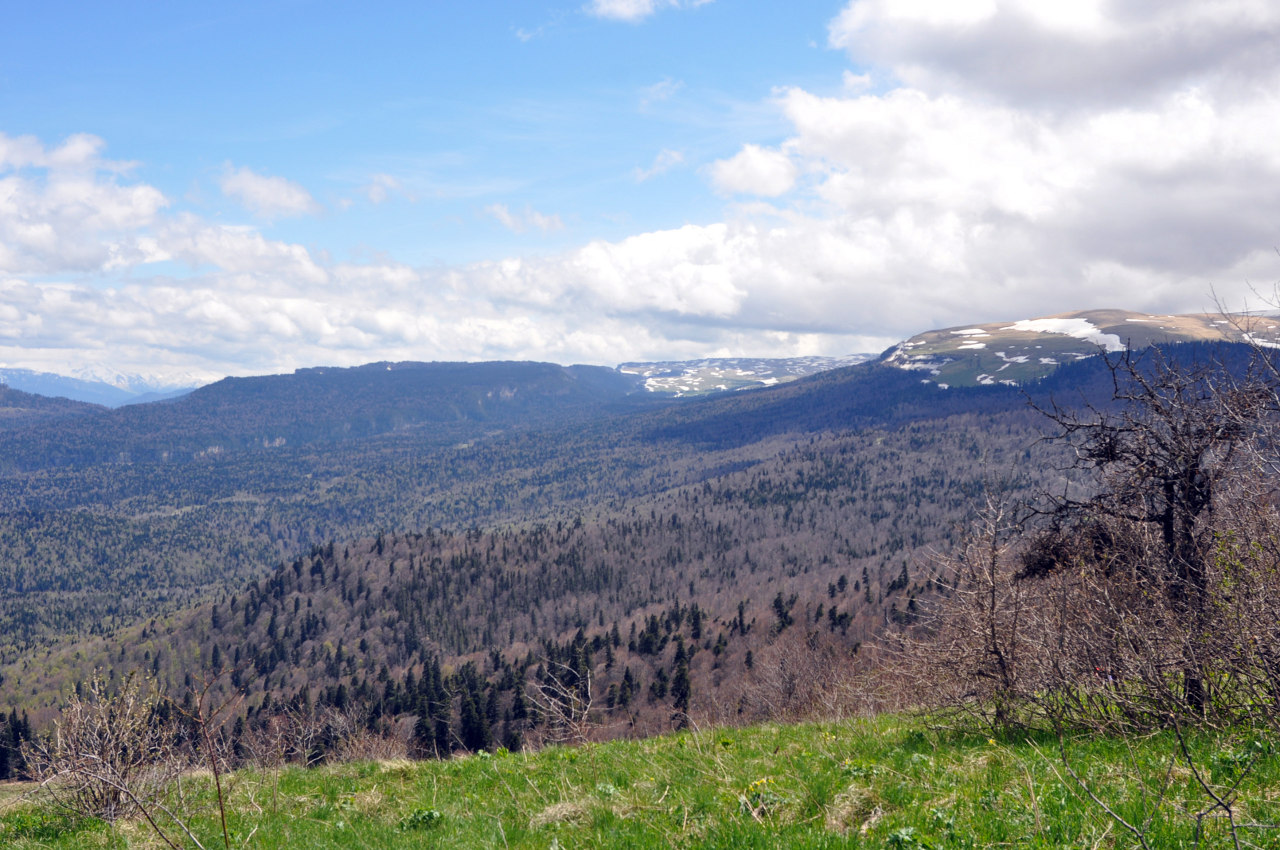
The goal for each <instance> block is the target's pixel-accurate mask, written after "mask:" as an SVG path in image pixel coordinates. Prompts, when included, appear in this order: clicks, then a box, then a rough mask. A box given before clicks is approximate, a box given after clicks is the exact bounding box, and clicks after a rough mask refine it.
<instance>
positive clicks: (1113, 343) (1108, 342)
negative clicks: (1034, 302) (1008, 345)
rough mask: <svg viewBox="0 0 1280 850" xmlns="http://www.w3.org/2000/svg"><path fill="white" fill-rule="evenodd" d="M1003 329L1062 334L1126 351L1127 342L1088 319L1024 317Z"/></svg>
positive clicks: (1111, 349) (1108, 348) (1103, 346)
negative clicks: (1103, 330)
mask: <svg viewBox="0 0 1280 850" xmlns="http://www.w3.org/2000/svg"><path fill="white" fill-rule="evenodd" d="M1001 330H1006V331H1031V332H1033V333H1045V334H1062V335H1063V336H1069V337H1074V338H1075V339H1080V340H1084V341H1085V342H1091V343H1093V344H1094V345H1097V346H1100V347H1102V348H1105V349H1106V350H1107V351H1124V350H1125V344H1124V343H1123V342H1121V341H1120V337H1118V336H1116V335H1115V334H1109V333H1103V332H1102V331H1101V330H1099V329H1098V327H1097V326H1096V325H1094V324H1093V322H1090V321H1089V320H1088V319H1078V318H1076V319H1022V320H1021V321H1017V322H1014V323H1013V324H1012V325H1008V326H1006V327H1004V328H1001Z"/></svg>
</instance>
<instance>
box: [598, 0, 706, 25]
mask: <svg viewBox="0 0 1280 850" xmlns="http://www.w3.org/2000/svg"><path fill="white" fill-rule="evenodd" d="M710 2H712V0H591V2H590V3H588V4H587V5H586V6H584V7H583V8H584V9H585V10H586V12H587V14H589V15H594V16H596V17H597V18H610V19H612V20H615V21H627V22H629V23H636V22H638V21H642V20H644V19H645V18H647V17H649V16H650V15H653V14H655V13H656V12H658V11H659V10H660V9H689V8H693V7H696V6H704V5H706V4H707V3H710Z"/></svg>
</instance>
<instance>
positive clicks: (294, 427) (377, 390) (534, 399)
mask: <svg viewBox="0 0 1280 850" xmlns="http://www.w3.org/2000/svg"><path fill="white" fill-rule="evenodd" d="M639 389H640V381H639V379H637V378H635V377H632V376H628V375H623V374H621V373H618V372H615V371H614V370H612V369H607V368H604V367H599V366H558V365H556V364H552V363H501V362H494V363H371V364H368V365H365V366H358V367H354V368H349V369H341V368H312V369H300V370H298V371H296V372H294V373H293V374H290V375H267V376H261V377H250V378H224V379H223V380H221V381H218V382H216V383H213V384H209V385H208V386H204V387H200V388H199V389H197V390H194V391H192V392H190V393H188V394H186V395H184V396H183V397H181V398H179V399H176V400H174V401H171V402H169V403H167V404H139V405H130V406H127V407H121V408H119V409H116V410H111V411H104V412H103V413H101V414H100V415H98V416H94V417H92V418H89V419H85V420H83V421H77V422H70V423H67V424H66V425H65V426H64V427H63V428H61V429H60V430H59V431H58V432H57V433H54V432H51V431H48V430H40V429H28V430H25V431H17V430H15V431H13V432H11V433H10V434H9V435H7V437H6V439H5V440H4V441H3V443H0V469H10V470H12V469H37V468H49V467H53V466H64V465H85V464H94V463H101V462H121V461H124V462H155V461H161V462H173V461H177V460H181V459H190V458H194V457H206V456H217V455H223V454H226V453H228V452H238V451H250V450H254V451H272V450H278V449H281V448H283V447H298V446H305V445H312V444H317V443H337V442H344V441H350V440H356V439H363V438H368V437H374V436H377V435H380V434H386V433H390V432H395V431H403V430H405V429H416V430H417V432H418V434H419V438H420V439H421V440H422V441H423V442H424V443H426V444H430V445H450V444H453V443H465V442H467V441H469V440H471V439H473V438H474V437H475V436H477V435H478V434H483V433H485V432H488V431H493V430H495V429H496V430H501V429H504V428H528V427H530V426H533V425H536V424H539V423H545V422H547V421H551V420H560V419H564V418H566V417H575V416H587V417H592V416H596V415H601V414H603V413H604V412H606V409H607V408H609V407H610V406H611V405H619V406H621V407H622V408H626V407H629V406H635V405H641V406H643V405H652V403H653V401H652V400H651V399H648V398H646V397H645V396H644V394H643V393H638V390H639Z"/></svg>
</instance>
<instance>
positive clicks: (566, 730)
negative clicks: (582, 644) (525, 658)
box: [526, 661, 594, 743]
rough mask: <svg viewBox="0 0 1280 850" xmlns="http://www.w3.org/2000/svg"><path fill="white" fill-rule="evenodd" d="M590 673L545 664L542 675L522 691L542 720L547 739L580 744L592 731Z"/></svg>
mask: <svg viewBox="0 0 1280 850" xmlns="http://www.w3.org/2000/svg"><path fill="white" fill-rule="evenodd" d="M591 685H592V683H591V670H590V669H584V670H583V671H581V672H579V671H577V670H574V669H573V668H572V667H570V666H569V665H567V664H561V663H559V662H555V661H547V662H545V663H544V666H543V675H541V676H538V677H536V678H535V679H534V680H533V681H532V682H530V683H529V685H528V687H527V689H526V692H527V693H528V695H529V699H530V701H531V702H532V703H533V704H534V706H535V707H536V709H537V711H538V712H539V713H540V714H541V715H542V718H543V720H544V721H545V726H544V727H543V731H544V734H545V736H546V738H547V740H549V741H552V742H554V743H567V742H574V743H582V742H584V741H587V740H589V739H590V738H591V735H592V731H593V726H594V723H593V719H592V715H591V707H592V699H593V694H592V686H591Z"/></svg>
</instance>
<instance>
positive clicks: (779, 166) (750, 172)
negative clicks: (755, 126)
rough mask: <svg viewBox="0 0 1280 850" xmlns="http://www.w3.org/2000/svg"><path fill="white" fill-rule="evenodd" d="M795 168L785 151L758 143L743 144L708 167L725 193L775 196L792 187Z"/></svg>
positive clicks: (713, 178)
mask: <svg viewBox="0 0 1280 850" xmlns="http://www.w3.org/2000/svg"><path fill="white" fill-rule="evenodd" d="M797 176H798V171H797V169H796V165H795V163H794V162H792V161H791V158H790V157H788V156H787V155H786V154H785V153H782V152H781V151H776V150H767V149H765V148H762V147H759V146H757V145H743V147H742V150H741V151H739V152H738V153H737V154H735V155H734V156H732V157H730V158H729V159H722V160H719V161H718V162H716V163H715V164H714V165H713V166H712V167H711V180H712V182H713V183H714V184H715V187H716V189H717V190H719V191H721V192H724V193H726V194H742V195H761V196H763V197H767V198H774V197H777V196H778V195H783V194H786V193H787V192H789V191H791V188H792V187H793V186H795V183H796V177H797Z"/></svg>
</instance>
